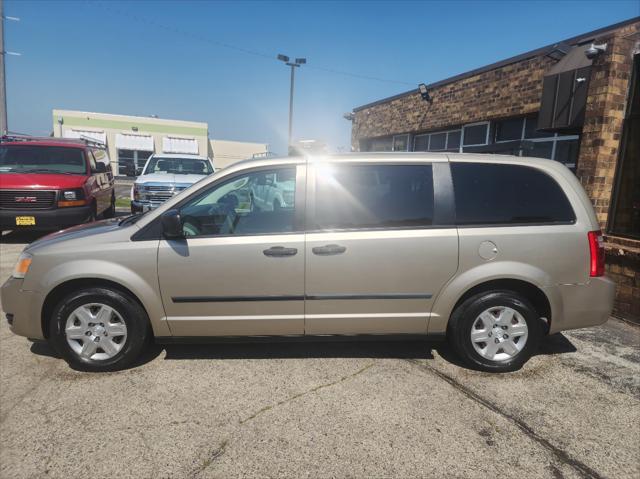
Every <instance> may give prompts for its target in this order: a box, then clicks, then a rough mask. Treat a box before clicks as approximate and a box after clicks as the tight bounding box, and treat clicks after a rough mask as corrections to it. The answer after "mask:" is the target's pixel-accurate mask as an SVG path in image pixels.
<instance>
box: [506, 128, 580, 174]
mask: <svg viewBox="0 0 640 479" xmlns="http://www.w3.org/2000/svg"><path fill="white" fill-rule="evenodd" d="M537 123H538V118H537V117H536V116H532V117H520V118H508V119H505V120H499V121H496V122H495V134H494V138H495V143H503V142H507V141H520V140H526V141H528V142H530V145H529V146H530V149H524V150H523V149H522V148H523V147H522V146H521V145H518V147H517V148H514V150H513V151H502V153H504V154H512V153H515V154H517V155H519V156H532V157H534V158H546V159H549V160H556V161H559V162H560V163H563V164H564V165H565V166H566V167H567V168H569V169H571V170H573V171H575V168H576V162H577V160H578V150H579V147H580V136H579V135H566V134H561V133H549V132H540V131H537V129H536V128H537V126H536V125H537ZM521 152H522V153H521Z"/></svg>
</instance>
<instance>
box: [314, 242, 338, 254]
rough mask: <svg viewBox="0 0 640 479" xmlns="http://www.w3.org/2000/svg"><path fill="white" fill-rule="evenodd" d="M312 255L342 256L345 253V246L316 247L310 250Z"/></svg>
mask: <svg viewBox="0 0 640 479" xmlns="http://www.w3.org/2000/svg"><path fill="white" fill-rule="evenodd" d="M311 251H313V254H317V255H319V256H331V255H334V254H342V253H344V252H345V251H347V247H346V246H340V245H339V244H328V245H326V246H316V247H315V248H312V249H311Z"/></svg>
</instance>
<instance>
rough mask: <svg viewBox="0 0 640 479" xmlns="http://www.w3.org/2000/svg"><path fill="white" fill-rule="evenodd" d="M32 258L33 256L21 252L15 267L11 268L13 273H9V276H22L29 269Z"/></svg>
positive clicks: (20, 277) (19, 277)
mask: <svg viewBox="0 0 640 479" xmlns="http://www.w3.org/2000/svg"><path fill="white" fill-rule="evenodd" d="M32 259H33V256H31V255H30V254H29V253H24V252H23V253H21V254H20V257H19V258H18V262H17V263H16V267H15V268H13V273H11V276H13V277H14V278H18V279H22V278H24V277H25V275H26V274H27V271H29V266H31V260H32Z"/></svg>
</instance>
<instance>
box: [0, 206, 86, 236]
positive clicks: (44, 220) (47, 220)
mask: <svg viewBox="0 0 640 479" xmlns="http://www.w3.org/2000/svg"><path fill="white" fill-rule="evenodd" d="M18 216H33V217H34V218H35V223H36V224H35V225H29V226H18V225H16V217H18ZM90 217H91V206H73V207H69V208H54V209H51V210H28V209H10V210H4V209H3V210H0V229H1V230H60V229H64V228H68V227H69V226H74V225H78V224H81V223H85V222H86V221H88V220H89V218H90Z"/></svg>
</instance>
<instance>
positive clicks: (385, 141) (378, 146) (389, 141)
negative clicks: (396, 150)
mask: <svg viewBox="0 0 640 479" xmlns="http://www.w3.org/2000/svg"><path fill="white" fill-rule="evenodd" d="M369 151H393V138H391V137H390V136H389V137H386V138H374V139H373V140H371V143H370V144H369Z"/></svg>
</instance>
